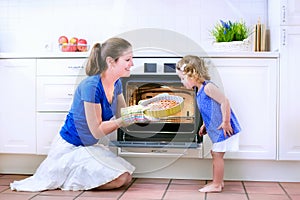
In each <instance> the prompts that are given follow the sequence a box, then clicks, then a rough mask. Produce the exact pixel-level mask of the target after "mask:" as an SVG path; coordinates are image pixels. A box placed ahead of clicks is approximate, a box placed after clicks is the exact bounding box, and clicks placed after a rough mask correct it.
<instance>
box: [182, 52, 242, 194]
mask: <svg viewBox="0 0 300 200" xmlns="http://www.w3.org/2000/svg"><path fill="white" fill-rule="evenodd" d="M176 72H177V74H178V76H179V77H180V79H181V82H182V84H183V85H184V86H185V87H186V88H188V89H192V88H194V87H197V88H198V92H197V95H196V100H197V105H198V108H199V111H200V113H201V116H202V119H203V122H204V123H203V125H202V126H201V127H200V131H199V135H200V136H203V135H204V134H206V133H208V136H209V138H210V139H211V141H212V143H213V145H212V149H211V155H212V158H213V181H212V183H209V184H207V185H205V186H204V187H203V188H201V189H199V191H200V192H221V191H222V189H223V187H224V182H223V177H224V159H223V157H224V154H225V152H226V151H238V147H239V138H238V134H237V133H239V132H240V131H241V128H240V125H239V122H238V120H237V118H236V116H235V114H234V113H233V111H232V110H231V108H230V104H229V101H228V99H227V98H226V96H225V95H224V94H223V92H222V91H221V90H220V89H219V88H218V87H217V86H216V85H215V84H214V83H213V82H211V81H210V76H209V74H208V68H207V67H206V66H205V64H204V60H203V59H201V58H199V57H197V56H192V55H188V56H185V57H183V58H182V59H181V60H180V61H179V62H178V63H177V65H176Z"/></svg>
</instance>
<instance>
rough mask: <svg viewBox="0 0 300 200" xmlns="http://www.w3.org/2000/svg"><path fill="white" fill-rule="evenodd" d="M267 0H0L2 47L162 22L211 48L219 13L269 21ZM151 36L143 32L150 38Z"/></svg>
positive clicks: (100, 37) (99, 35) (22, 47)
mask: <svg viewBox="0 0 300 200" xmlns="http://www.w3.org/2000/svg"><path fill="white" fill-rule="evenodd" d="M267 7H268V5H267V0H210V1H207V0H151V1H146V0H40V1H35V0H0V52H23V51H26V52H35V51H41V50H45V49H44V47H45V45H46V44H49V45H50V48H49V49H48V51H53V52H55V51H58V45H57V39H58V37H59V36H60V35H66V36H68V37H72V36H76V37H79V38H86V39H87V40H88V42H89V43H91V44H93V43H94V42H96V41H99V42H102V41H104V40H106V39H107V38H109V37H112V36H114V35H117V34H120V33H122V32H126V31H130V30H135V29H141V28H158V29H167V30H171V31H175V32H178V33H180V34H184V35H185V36H187V37H189V38H190V39H192V40H194V41H195V42H197V43H198V44H199V45H201V46H202V47H203V48H204V49H209V48H210V45H211V42H212V37H211V35H210V30H211V29H212V27H213V26H214V24H215V23H216V22H218V21H219V20H220V19H222V20H225V21H227V20H231V21H237V20H241V19H243V20H244V21H245V22H246V24H247V25H248V26H249V27H252V26H253V25H254V24H255V23H256V22H257V19H258V18H260V19H261V21H262V22H263V23H267V21H268V19H267V11H268V9H267ZM147 39H149V38H145V40H147Z"/></svg>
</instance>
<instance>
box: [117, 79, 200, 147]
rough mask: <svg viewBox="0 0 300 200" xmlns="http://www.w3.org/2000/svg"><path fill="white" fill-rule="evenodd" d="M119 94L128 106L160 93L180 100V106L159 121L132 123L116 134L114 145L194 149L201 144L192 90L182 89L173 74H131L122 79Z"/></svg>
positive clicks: (197, 113) (198, 119)
mask: <svg viewBox="0 0 300 200" xmlns="http://www.w3.org/2000/svg"><path fill="white" fill-rule="evenodd" d="M122 84H123V93H124V96H125V100H126V103H127V105H128V106H132V105H137V104H138V102H139V101H140V100H146V99H149V98H152V97H154V96H156V95H158V94H161V93H168V94H170V95H178V96H181V97H183V99H184V106H183V108H182V110H181V111H180V112H179V113H176V114H175V115H172V116H168V117H162V118H160V120H159V121H150V122H145V123H137V124H132V125H130V126H128V127H125V128H120V129H118V131H117V145H118V146H132V147H139V146H143V147H144V146H151V147H161V146H166V145H167V146H168V147H184V148H186V147H197V146H198V144H199V143H201V142H202V138H201V137H199V135H198V131H199V128H200V125H201V124H202V119H201V117H200V114H199V111H198V109H197V104H196V101H195V94H196V92H195V91H194V90H188V89H186V88H185V87H184V86H183V85H182V83H181V81H180V79H179V78H178V76H176V75H155V76H151V75H146V74H144V75H131V76H130V77H127V78H122Z"/></svg>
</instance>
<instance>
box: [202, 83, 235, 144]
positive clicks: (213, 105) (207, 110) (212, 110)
mask: <svg viewBox="0 0 300 200" xmlns="http://www.w3.org/2000/svg"><path fill="white" fill-rule="evenodd" d="M207 83H209V81H205V82H204V83H203V87H202V88H201V89H200V90H199V92H198V93H197V97H196V98H197V105H198V108H199V111H200V113H201V116H202V119H203V121H204V124H205V127H206V131H207V134H208V136H209V138H210V139H211V140H212V142H213V143H216V142H221V141H224V140H226V139H228V138H229V136H227V135H226V136H224V130H223V129H218V127H219V126H220V125H221V123H222V121H223V119H222V111H221V105H220V104H219V103H218V102H216V101H215V100H214V99H212V98H211V97H209V96H207V94H206V93H205V92H204V88H205V86H206V84H207ZM210 83H212V82H210ZM230 124H231V127H232V129H233V135H235V134H237V133H238V132H240V131H241V127H240V124H239V122H238V120H237V118H236V116H235V114H234V112H233V111H232V109H231V110H230Z"/></svg>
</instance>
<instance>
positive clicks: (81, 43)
mask: <svg viewBox="0 0 300 200" xmlns="http://www.w3.org/2000/svg"><path fill="white" fill-rule="evenodd" d="M77 49H78V51H81V52H84V51H87V41H86V40H85V39H79V40H78V43H77Z"/></svg>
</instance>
